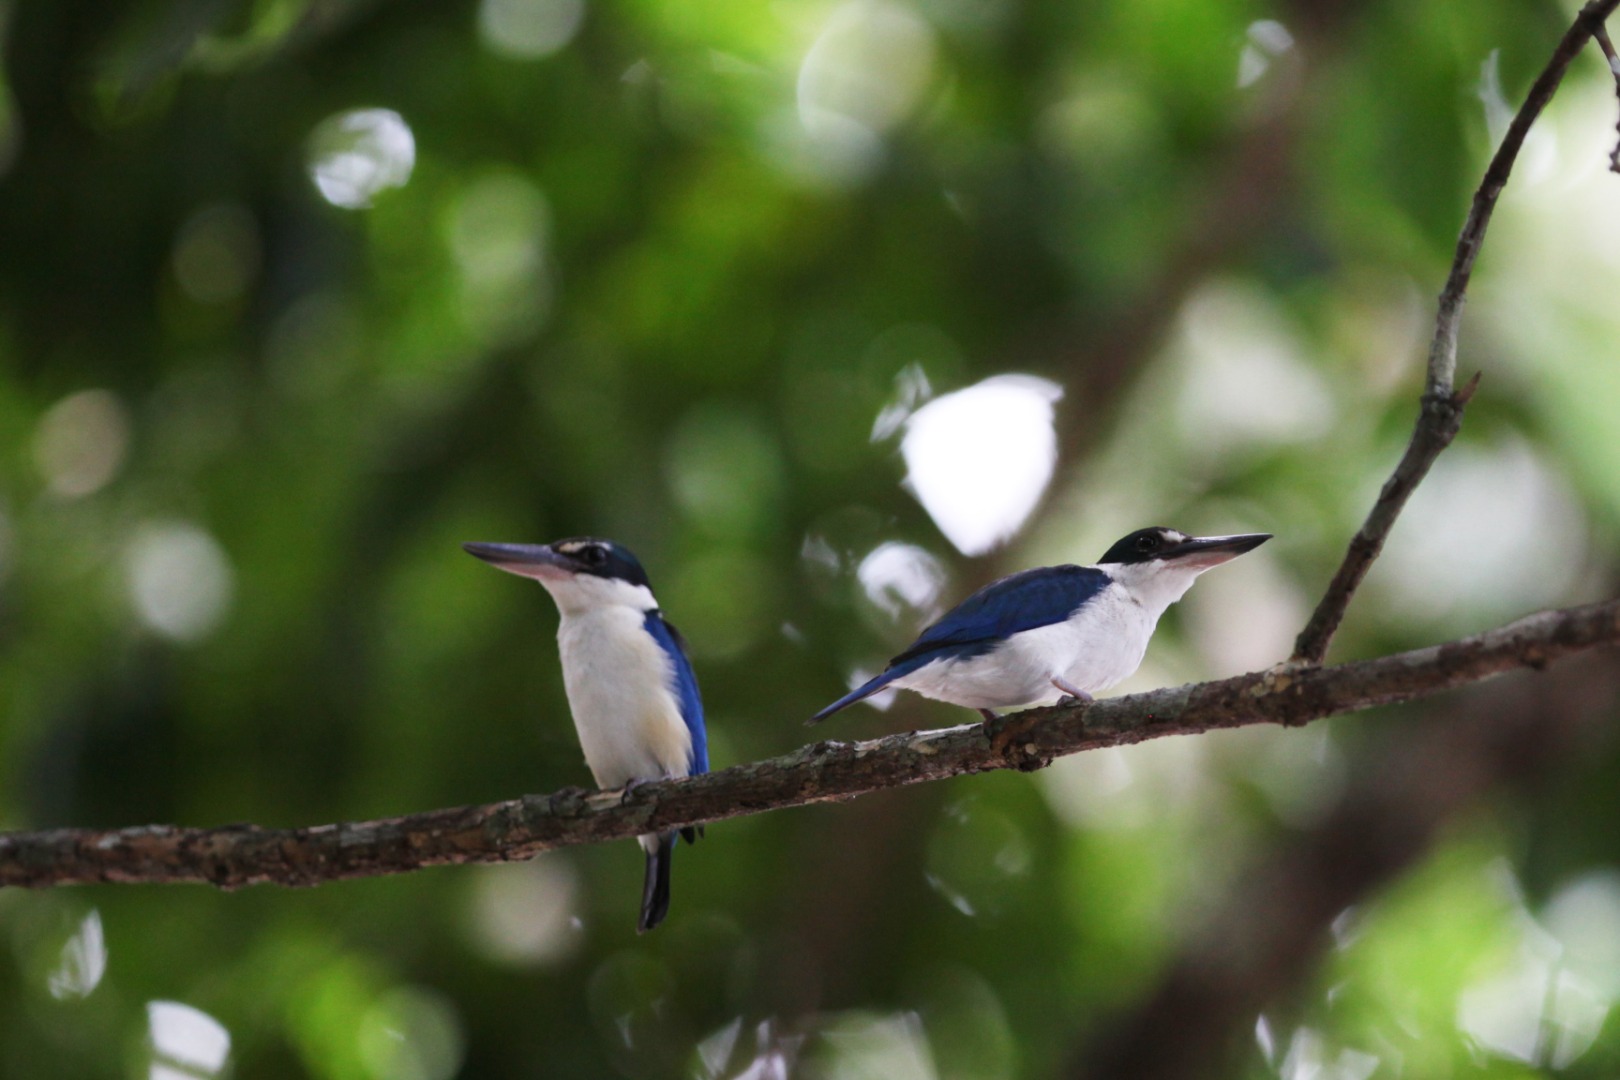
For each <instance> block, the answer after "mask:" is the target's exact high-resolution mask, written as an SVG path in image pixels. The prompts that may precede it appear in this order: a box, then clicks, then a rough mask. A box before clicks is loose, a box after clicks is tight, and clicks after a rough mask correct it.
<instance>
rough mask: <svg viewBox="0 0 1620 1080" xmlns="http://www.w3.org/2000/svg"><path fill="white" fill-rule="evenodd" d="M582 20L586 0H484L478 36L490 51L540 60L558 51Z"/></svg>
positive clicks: (479, 17)
mask: <svg viewBox="0 0 1620 1080" xmlns="http://www.w3.org/2000/svg"><path fill="white" fill-rule="evenodd" d="M584 21H585V0H483V2H482V3H480V4H479V5H478V35H479V37H481V38H483V41H484V45H485V46H487V47H488V48H489V50H490V51H491V52H495V53H498V54H500V55H502V56H505V57H508V58H510V59H514V60H539V59H541V58H543V57H547V56H551V55H552V54H553V53H557V52H560V51H561V50H562V49H564V48H565V47H566V46H567V45H568V43H569V42H571V41H573V40H574V36H575V35H576V34H578V33H579V28H580V25H581V24H582V23H583V22H584Z"/></svg>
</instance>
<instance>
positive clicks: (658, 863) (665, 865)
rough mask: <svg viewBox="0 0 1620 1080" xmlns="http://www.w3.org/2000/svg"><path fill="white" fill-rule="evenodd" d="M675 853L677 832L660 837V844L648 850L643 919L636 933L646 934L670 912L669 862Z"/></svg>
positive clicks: (642, 903)
mask: <svg viewBox="0 0 1620 1080" xmlns="http://www.w3.org/2000/svg"><path fill="white" fill-rule="evenodd" d="M674 855H675V834H674V833H666V834H665V835H663V836H660V837H659V838H658V846H657V847H655V848H653V849H652V850H651V851H649V852H647V882H646V884H645V885H644V886H643V887H642V890H641V921H640V922H638V923H636V933H638V934H645V933H646V932H647V931H649V930H651V929H652V928H653V927H655V926H657V925H658V924H659V923H661V922H663V921H664V916H666V915H668V914H669V864H670V862H671V861H672V860H673V857H674Z"/></svg>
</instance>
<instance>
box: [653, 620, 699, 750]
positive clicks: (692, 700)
mask: <svg viewBox="0 0 1620 1080" xmlns="http://www.w3.org/2000/svg"><path fill="white" fill-rule="evenodd" d="M645 625H646V627H647V633H649V634H651V635H652V637H653V640H654V641H656V642H658V645H659V647H660V648H662V649H663V650H664V653H665V654H666V655H667V656H668V657H669V662H670V666H671V667H672V668H673V669H674V671H675V685H674V686H673V687H672V688H671V689H672V690H673V691H674V693H675V698H676V700H677V701H679V702H680V706H681V719H682V720H684V721H686V730H687V731H688V732H689V733H690V734H691V736H692V758H691V767H690V768H689V769H688V770H687V773H686V775H688V776H696V775H697V774H698V773H706V772H708V771H709V739H708V736H707V735H705V734H704V731H703V699H702V698H701V697H699V696H698V684H697V676H696V675H693V674H692V664H691V662H690V661H688V660H687V659H686V648H685V643H684V642H683V641H682V640H681V635H680V632H679V631H677V630H676V629H675V628H674V627H673V626H671V625H670V624H669V623H667V622H665V621H664V617H663V615H661V614H660V613H659V612H658V610H657V609H656V608H655V609H654V610H652V611H649V612H647V617H646V620H645Z"/></svg>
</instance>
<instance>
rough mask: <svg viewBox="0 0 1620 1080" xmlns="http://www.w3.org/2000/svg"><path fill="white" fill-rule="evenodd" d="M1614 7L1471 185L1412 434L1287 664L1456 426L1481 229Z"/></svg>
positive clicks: (1587, 10)
mask: <svg viewBox="0 0 1620 1080" xmlns="http://www.w3.org/2000/svg"><path fill="white" fill-rule="evenodd" d="M1617 6H1620V0H1592V2H1591V3H1588V4H1587V5H1586V6H1585V7H1583V8H1582V9H1581V12H1580V14H1579V15H1577V16H1576V17H1575V22H1574V24H1573V25H1571V26H1570V28H1569V30H1568V32H1567V33H1565V34H1564V37H1563V40H1561V41H1560V42H1559V43H1558V47H1557V48H1556V49H1554V50H1553V54H1552V58H1551V59H1550V60H1549V61H1548V62H1547V66H1546V67H1545V68H1543V69H1542V72H1541V74H1540V75H1539V76H1537V77H1536V81H1535V83H1534V85H1532V86H1531V87H1530V93H1529V96H1528V97H1526V98H1525V102H1524V104H1523V105H1522V106H1520V108H1519V111H1518V114H1517V115H1515V116H1514V117H1513V122H1512V123H1511V124H1509V125H1508V130H1507V135H1506V136H1504V137H1503V139H1502V145H1501V146H1499V147H1497V149H1496V154H1495V156H1493V157H1492V158H1491V163H1490V166H1489V167H1488V168H1487V169H1486V170H1485V178H1484V179H1483V180H1482V181H1480V185H1479V189H1478V190H1477V191H1475V192H1474V201H1473V204H1472V205H1471V206H1470V207H1469V209H1468V218H1467V220H1466V221H1464V222H1463V228H1462V234H1461V235H1460V236H1459V237H1458V238H1457V253H1456V255H1455V256H1454V257H1453V258H1452V262H1451V273H1450V275H1449V276H1448V277H1447V278H1446V285H1445V288H1444V289H1443V290H1441V293H1440V303H1439V308H1438V311H1437V313H1436V315H1435V324H1434V339H1433V340H1432V342H1431V343H1430V345H1429V368H1428V375H1427V378H1426V385H1425V388H1424V392H1423V400H1422V407H1421V409H1420V410H1419V412H1418V419H1417V425H1416V427H1415V429H1414V430H1413V432H1412V440H1411V442H1409V443H1408V444H1407V446H1406V453H1405V454H1404V455H1402V457H1401V460H1400V463H1399V464H1398V465H1396V466H1395V471H1394V472H1393V473H1392V474H1391V475H1390V478H1389V480H1388V481H1386V482H1385V484H1384V488H1383V490H1382V491H1380V492H1379V493H1378V501H1377V502H1375V503H1374V504H1373V508H1372V511H1371V512H1370V513H1369V514H1368V515H1367V520H1366V521H1365V522H1364V523H1363V524H1362V526H1361V528H1360V529H1359V530H1357V532H1356V535H1355V536H1354V537H1353V538H1351V540H1350V548H1349V550H1348V551H1346V552H1345V556H1344V561H1343V562H1341V563H1340V564H1339V569H1338V571H1337V572H1335V573H1334V575H1333V580H1332V581H1331V582H1329V584H1328V587H1327V591H1326V592H1325V593H1324V594H1323V595H1322V600H1321V602H1320V603H1318V604H1317V606H1316V610H1315V611H1314V612H1312V613H1311V618H1310V621H1309V622H1307V623H1306V624H1305V629H1304V630H1302V631H1300V635H1299V638H1298V640H1296V641H1295V643H1294V656H1293V663H1296V664H1320V663H1321V662H1322V660H1323V658H1324V657H1326V656H1327V650H1328V645H1329V643H1331V642H1332V640H1333V633H1334V631H1336V630H1337V629H1338V628H1339V623H1340V621H1341V620H1342V619H1343V618H1344V612H1345V609H1346V608H1347V607H1349V605H1350V599H1351V597H1352V596H1354V595H1355V592H1356V589H1357V588H1358V587H1359V586H1360V585H1361V582H1362V579H1363V578H1365V577H1366V576H1367V571H1368V570H1369V569H1370V568H1371V567H1372V564H1373V560H1374V559H1376V558H1378V553H1379V552H1380V551H1382V550H1383V548H1384V541H1385V539H1386V538H1388V536H1389V532H1390V529H1392V528H1393V527H1394V525H1395V519H1396V518H1397V517H1398V516H1399V515H1400V512H1401V509H1402V507H1404V506H1405V505H1406V500H1407V499H1408V498H1409V497H1411V494H1412V492H1413V491H1414V490H1416V489H1417V486H1418V484H1419V483H1421V482H1422V480H1423V478H1424V476H1426V475H1427V474H1428V472H1429V467H1430V466H1431V465H1433V464H1434V460H1435V458H1437V457H1439V456H1440V452H1441V451H1442V450H1444V449H1445V448H1446V447H1447V446H1449V445H1450V444H1451V440H1452V439H1454V438H1456V436H1457V431H1458V429H1459V428H1460V427H1461V425H1462V413H1463V408H1464V406H1466V405H1467V404H1468V399H1469V398H1470V397H1471V396H1472V395H1473V392H1474V389H1475V387H1477V386H1478V384H1479V376H1478V375H1476V376H1474V378H1473V379H1472V380H1470V381H1469V383H1468V384H1467V385H1466V386H1464V387H1463V388H1462V390H1460V391H1454V390H1453V386H1454V384H1455V380H1456V373H1457V331H1458V327H1459V326H1460V325H1461V324H1462V312H1463V302H1464V300H1465V299H1466V297H1467V293H1468V281H1469V278H1470V277H1471V276H1472V274H1473V271H1474V260H1475V258H1477V257H1478V255H1479V249H1480V245H1481V244H1483V243H1484V241H1485V229H1486V226H1488V225H1489V224H1490V220H1491V212H1492V211H1493V210H1495V209H1496V200H1497V198H1498V196H1500V195H1501V194H1502V189H1503V188H1504V187H1505V186H1506V185H1507V181H1508V176H1509V174H1510V173H1511V172H1512V171H1513V164H1514V162H1515V161H1516V160H1517V159H1518V156H1519V149H1520V148H1521V147H1522V146H1523V145H1524V138H1525V135H1526V134H1527V133H1528V132H1529V130H1530V125H1531V124H1533V123H1534V122H1535V120H1536V118H1537V117H1538V116H1540V115H1541V111H1542V110H1543V109H1544V108H1546V106H1547V103H1548V102H1549V101H1551V100H1552V97H1553V93H1554V92H1555V91H1556V90H1557V89H1558V84H1559V83H1560V82H1562V81H1563V78H1564V74H1565V72H1566V71H1568V69H1569V65H1570V63H1571V62H1572V61H1573V60H1574V59H1575V57H1576V56H1577V55H1579V54H1580V51H1581V50H1582V49H1583V48H1585V46H1586V42H1587V40H1588V39H1589V38H1592V37H1594V36H1596V35H1597V34H1599V33H1600V32H1601V31H1602V30H1603V21H1604V20H1605V19H1607V18H1608V17H1609V15H1610V14H1611V13H1613V11H1614V10H1615V8H1616V7H1617ZM1617 153H1620V150H1617Z"/></svg>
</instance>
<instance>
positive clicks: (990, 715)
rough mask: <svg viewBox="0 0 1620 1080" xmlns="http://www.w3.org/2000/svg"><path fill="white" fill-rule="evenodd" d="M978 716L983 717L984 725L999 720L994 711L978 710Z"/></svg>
mask: <svg viewBox="0 0 1620 1080" xmlns="http://www.w3.org/2000/svg"><path fill="white" fill-rule="evenodd" d="M979 715H980V716H982V717H984V719H985V722H986V723H990V724H993V723H995V722H996V721H997V720H1000V719H1001V717H1000V716H999V715H998V714H997V713H996V711H995V710H994V709H980V710H979Z"/></svg>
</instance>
